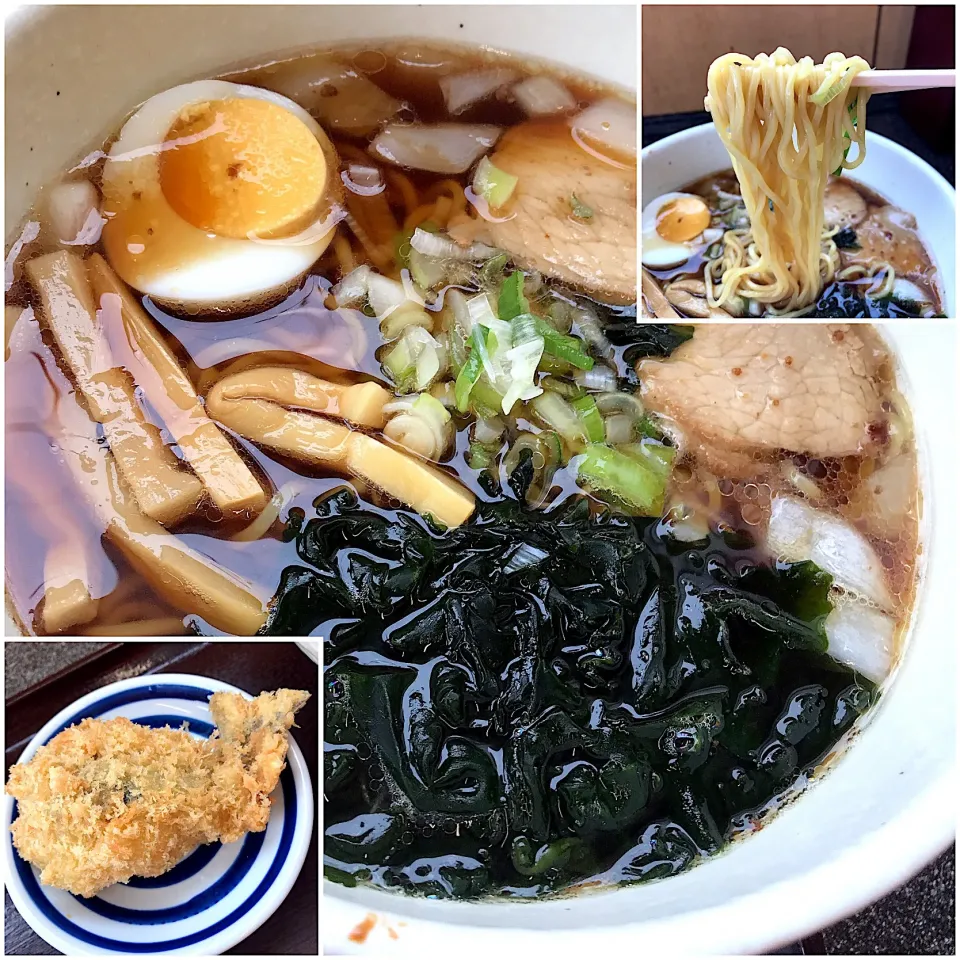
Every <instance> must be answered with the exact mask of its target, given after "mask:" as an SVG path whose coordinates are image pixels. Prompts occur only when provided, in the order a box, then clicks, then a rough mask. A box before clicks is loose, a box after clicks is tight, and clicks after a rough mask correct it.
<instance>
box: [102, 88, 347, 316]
mask: <svg viewBox="0 0 960 960" xmlns="http://www.w3.org/2000/svg"><path fill="white" fill-rule="evenodd" d="M235 98H251V99H258V100H267V101H269V102H271V103H275V104H277V105H278V106H280V107H283V108H284V109H285V110H288V111H289V112H290V113H292V114H294V116H296V117H297V118H298V119H299V120H301V121H302V122H303V123H304V124H305V125H306V126H307V127H308V129H309V130H310V132H311V133H313V135H314V136H315V137H316V138H317V140H318V142H319V143H320V145H321V147H322V148H323V150H324V155H325V157H326V160H327V193H328V195H332V194H336V195H338V191H337V190H336V183H337V180H336V178H337V158H336V153H335V151H334V150H333V146H332V145H331V143H330V141H329V140H328V139H327V136H326V134H325V133H324V132H323V130H322V128H321V127H320V125H319V124H318V123H317V122H316V120H314V119H313V117H311V116H310V114H309V113H307V112H306V110H304V109H303V108H302V107H300V106H298V105H297V104H296V103H294V102H293V101H292V100H289V99H287V98H286V97H284V96H281V95H280V94H278V93H274V92H272V91H270V90H263V89H261V88H260V87H251V86H246V85H242V84H236V83H229V82H227V81H224V80H199V81H196V82H195V83H185V84H182V85H181V86H178V87H172V88H171V89H169V90H165V91H164V92H163V93H158V94H157V95H156V96H154V97H151V98H150V99H149V100H147V101H146V102H145V103H144V104H143V105H142V106H141V107H140V109H139V110H137V112H136V113H135V114H133V116H131V117H130V119H129V120H127V122H126V123H125V124H124V125H123V128H122V129H121V131H120V136H119V137H118V138H117V140H116V142H115V143H114V144H113V146H112V147H111V148H110V152H109V154H108V156H107V160H106V163H105V165H104V169H103V192H104V197H105V201H106V202H105V204H104V208H105V210H106V212H107V218H108V222H107V224H106V226H105V227H104V241H105V243H106V246H107V253H108V258H109V259H110V261H111V265H112V266H113V267H114V269H115V270H116V271H117V272H118V273H119V274H120V275H121V277H123V279H124V280H125V281H126V282H127V283H129V284H130V285H131V286H133V287H135V288H136V289H138V290H140V291H142V292H143V293H146V294H149V295H150V296H152V297H154V298H155V299H157V300H158V301H161V302H163V303H165V304H169V305H172V306H175V307H182V308H186V309H188V310H190V312H197V311H198V310H203V309H205V308H206V309H211V310H213V311H222V310H229V309H231V308H236V307H240V306H243V305H245V304H258V303H262V302H264V301H265V300H267V299H270V298H272V297H275V296H278V295H282V293H283V292H285V291H286V290H288V289H289V288H290V287H291V286H292V285H293V284H294V283H295V282H296V281H297V280H298V279H299V278H300V277H301V276H302V275H303V274H304V273H306V272H307V271H308V270H309V269H310V267H311V266H312V265H313V264H314V263H315V262H316V261H317V260H318V259H319V257H320V256H321V254H322V253H323V251H324V250H325V249H326V247H327V245H328V244H329V243H330V240H331V239H332V238H333V234H334V232H335V230H336V223H337V220H338V218H339V210H338V208H337V204H336V203H332V204H326V202H325V203H324V206H323V209H324V211H325V212H326V215H325V216H324V218H323V220H322V222H320V223H318V224H316V225H314V226H313V227H312V228H310V229H308V230H306V231H304V233H303V234H300V235H298V236H294V237H290V238H284V239H280V240H263V239H257V238H246V239H238V238H235V237H219V236H216V235H215V234H211V233H207V232H205V231H203V230H201V229H199V228H198V227H195V226H193V224H190V223H188V222H187V221H186V220H184V219H183V218H182V217H180V215H179V214H178V213H176V211H175V210H174V209H173V207H172V206H171V205H170V203H169V202H168V201H167V199H166V197H165V196H164V194H163V190H162V188H161V185H160V153H161V145H162V144H163V142H164V139H165V137H166V135H167V133H168V131H169V130H170V129H171V127H172V126H173V124H174V123H175V121H176V120H177V118H178V117H179V115H180V114H181V112H182V111H183V110H184V108H186V107H188V106H191V105H192V104H195V103H203V102H206V101H210V100H228V99H235ZM136 191H139V192H140V194H141V199H140V201H136V202H141V203H146V204H148V205H149V213H150V218H151V225H152V231H153V233H152V235H151V236H148V237H143V236H137V237H136V238H133V239H135V240H136V242H137V243H138V244H142V245H143V247H144V250H143V252H142V253H140V255H139V257H138V260H137V262H136V263H135V264H134V263H131V262H130V259H129V258H128V257H127V256H126V255H124V254H123V251H122V250H121V251H119V252H118V253H117V255H116V257H115V258H112V257H110V256H109V255H110V252H111V246H112V247H113V249H114V250H116V249H117V246H118V245H126V244H127V243H128V241H129V240H130V239H131V238H127V237H122V236H119V233H120V232H121V231H123V230H124V229H125V227H124V222H123V212H124V210H125V209H127V208H129V207H130V205H131V204H133V203H134V202H135V201H134V197H133V194H134V192H136ZM328 208H329V209H328ZM111 209H112V210H113V211H114V212H115V220H114V222H111V219H110V210H111ZM111 231H112V233H111Z"/></svg>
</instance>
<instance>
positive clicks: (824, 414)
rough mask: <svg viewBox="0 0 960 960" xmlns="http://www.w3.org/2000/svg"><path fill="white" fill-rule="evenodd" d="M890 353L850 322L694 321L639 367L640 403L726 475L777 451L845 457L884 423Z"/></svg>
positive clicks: (747, 469)
mask: <svg viewBox="0 0 960 960" xmlns="http://www.w3.org/2000/svg"><path fill="white" fill-rule="evenodd" d="M886 357H887V354H886V352H885V351H884V349H883V347H882V344H880V342H879V341H878V340H877V339H875V338H874V337H873V336H872V334H871V331H869V330H867V329H858V328H857V326H856V325H851V324H776V323H756V324H700V325H698V326H697V328H696V332H695V333H694V336H693V337H692V339H690V340H688V341H687V342H686V343H684V344H683V345H682V346H680V347H678V348H677V349H676V350H675V351H674V352H673V354H672V355H671V356H670V357H669V358H667V359H665V360H654V359H647V360H642V361H641V362H640V363H639V364H638V365H637V371H638V373H639V375H640V380H641V383H642V390H643V401H644V404H645V406H646V407H647V408H648V409H649V410H652V411H654V412H656V413H659V414H661V415H662V416H664V417H666V418H668V420H670V421H672V422H673V424H675V426H676V429H677V431H678V432H679V434H680V435H681V437H682V441H683V442H682V445H683V446H684V448H685V449H687V450H689V451H690V452H691V453H699V454H700V455H701V456H703V458H704V459H705V460H706V461H707V462H708V463H709V464H710V466H711V467H712V468H713V469H714V470H716V471H718V472H721V473H726V474H727V475H730V476H746V475H749V474H751V473H753V472H755V471H756V469H757V466H758V461H763V460H769V459H772V458H773V457H775V456H776V455H777V454H778V452H779V451H790V452H792V453H802V454H806V455H807V456H810V457H817V458H823V457H842V456H847V455H852V454H857V453H861V452H863V451H865V450H867V449H869V447H870V446H871V445H872V444H873V442H874V441H873V438H872V434H873V433H876V432H877V425H878V424H879V423H881V422H882V421H884V420H885V415H884V413H883V410H882V407H881V403H882V382H881V368H882V366H883V364H884V362H885V360H886Z"/></svg>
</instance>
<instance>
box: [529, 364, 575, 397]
mask: <svg viewBox="0 0 960 960" xmlns="http://www.w3.org/2000/svg"><path fill="white" fill-rule="evenodd" d="M540 368H541V369H543V364H542V363H541V365H540ZM540 386H541V387H543V389H544V390H550V391H551V392H553V393H559V394H560V396H561V397H564V398H565V399H567V400H576V399H578V398H579V397H582V396H585V394H584V392H583V389H582V388H581V387H580V386H579V384H576V383H574V382H573V381H572V380H567V379H566V378H564V377H558V376H556V375H554V374H550V375H549V376H546V377H544V378H543V379H542V380H541V381H540Z"/></svg>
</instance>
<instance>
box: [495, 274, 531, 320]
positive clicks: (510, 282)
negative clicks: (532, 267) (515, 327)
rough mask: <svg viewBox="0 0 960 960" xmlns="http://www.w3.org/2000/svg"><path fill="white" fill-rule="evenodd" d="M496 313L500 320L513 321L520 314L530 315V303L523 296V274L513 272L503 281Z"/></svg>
mask: <svg viewBox="0 0 960 960" xmlns="http://www.w3.org/2000/svg"><path fill="white" fill-rule="evenodd" d="M497 313H498V314H499V316H500V319H501V320H513V319H514V318H515V317H519V316H520V314H522V313H530V303H529V302H528V300H527V298H526V297H525V296H524V295H523V273H521V271H519V270H514V272H513V273H511V274H510V276H509V277H507V279H506V280H504V281H503V286H502V287H501V288H500V301H499V303H498V304H497Z"/></svg>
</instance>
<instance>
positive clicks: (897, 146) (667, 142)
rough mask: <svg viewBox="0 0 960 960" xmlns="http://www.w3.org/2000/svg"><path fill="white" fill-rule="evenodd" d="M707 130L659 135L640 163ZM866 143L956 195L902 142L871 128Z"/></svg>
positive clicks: (707, 126) (699, 128) (853, 173)
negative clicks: (879, 147)
mask: <svg viewBox="0 0 960 960" xmlns="http://www.w3.org/2000/svg"><path fill="white" fill-rule="evenodd" d="M641 123H642V120H641ZM708 131H710V132H715V131H714V126H713V123H712V122H708V123H698V124H697V125H696V126H693V127H687V128H686V129H685V130H678V131H677V132H676V133H671V134H668V135H667V136H665V137H661V138H660V139H659V140H655V141H654V142H653V143H649V144H647V146H645V147H643V149H642V150H641V151H640V159H641V165H642V162H643V161H644V160H646V159H647V157H649V156H651V155H653V154H654V153H657V152H659V150H661V149H665V148H667V147H676V146H678V145H680V144H682V143H683V141H684V140H686V139H688V138H689V139H696V138H697V137H700V136H703V135H704V133H706V132H708ZM867 143H868V144H869V143H876V144H878V145H880V144H883V146H884V147H885V148H886V149H888V150H892V151H893V152H894V153H898V154H900V155H901V156H902V157H904V158H906V159H908V160H910V161H911V162H912V163H916V164H919V165H920V166H921V167H923V168H924V171H925V172H926V173H927V175H928V176H929V177H930V179H931V180H932V181H933V182H934V183H935V184H937V186H938V187H939V188H940V189H941V190H943V191H945V192H946V193H948V194H950V195H951V196H953V197H954V198H955V197H956V192H957V191H956V188H955V187H953V186H952V185H951V184H950V183H949V182H948V181H947V179H946V177H944V176H943V174H942V173H940V171H939V170H936V169H935V168H934V167H932V166H931V165H930V164H929V163H927V161H926V160H924V159H923V157H921V156H919V155H918V154H916V153H914V152H913V151H912V150H910V149H908V148H907V147H905V146H904V145H903V144H902V143H897V141H896V140H891V139H890V138H889V137H885V136H884V135H883V134H882V133H874V132H873V131H872V130H868V131H867ZM851 176H852V177H853V178H854V179H856V169H854V170H853V171H851Z"/></svg>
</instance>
